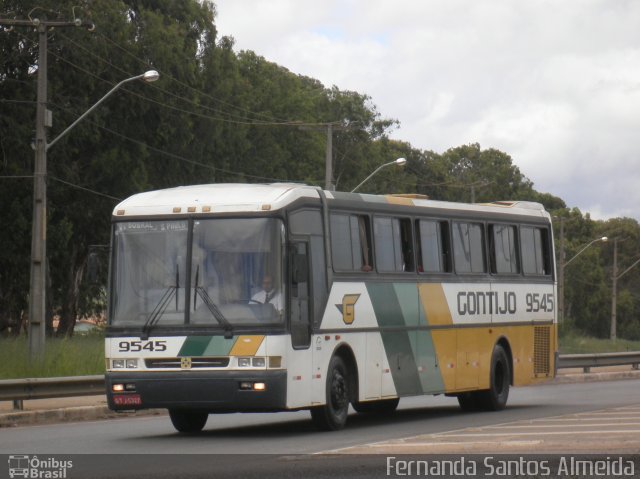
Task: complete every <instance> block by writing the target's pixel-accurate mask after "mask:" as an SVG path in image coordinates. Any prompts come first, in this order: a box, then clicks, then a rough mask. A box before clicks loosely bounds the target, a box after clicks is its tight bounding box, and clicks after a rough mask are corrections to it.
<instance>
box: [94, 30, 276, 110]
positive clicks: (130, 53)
mask: <svg viewBox="0 0 640 479" xmlns="http://www.w3.org/2000/svg"><path fill="white" fill-rule="evenodd" d="M98 35H100V36H101V37H102V38H104V39H105V40H106V41H107V42H109V43H110V44H112V45H113V46H115V47H116V48H119V49H120V50H122V51H123V52H125V53H126V54H127V55H129V56H131V57H132V58H134V59H136V60H138V61H139V62H140V63H142V64H143V65H147V66H149V62H147V61H145V60H143V59H141V58H139V57H138V56H136V55H135V54H134V53H132V52H130V51H129V50H127V49H126V48H124V47H123V46H121V45H120V44H118V43H116V42H114V41H113V40H111V39H110V38H109V37H107V36H106V35H103V34H102V33H98ZM161 73H162V75H163V76H166V77H167V78H171V79H172V80H173V81H175V82H176V83H178V84H180V85H183V86H185V87H187V88H189V89H191V90H193V91H195V92H197V93H200V94H201V95H204V96H206V97H207V98H209V99H211V100H212V101H214V102H216V103H219V104H221V105H224V106H227V107H230V108H233V109H235V110H238V111H243V112H245V113H250V114H252V115H256V116H262V117H265V118H268V119H270V120H277V121H278V122H286V121H287V120H282V119H278V118H275V117H272V116H269V115H267V114H265V113H260V112H254V111H251V110H249V109H247V108H243V107H239V106H236V105H234V104H232V103H229V102H226V101H224V100H221V99H219V98H215V97H214V96H212V95H209V94H208V93H205V92H203V91H200V90H198V89H197V88H194V87H192V86H191V85H188V84H186V83H184V82H182V81H180V80H178V79H177V78H175V77H173V76H171V75H170V74H168V73H166V72H161Z"/></svg>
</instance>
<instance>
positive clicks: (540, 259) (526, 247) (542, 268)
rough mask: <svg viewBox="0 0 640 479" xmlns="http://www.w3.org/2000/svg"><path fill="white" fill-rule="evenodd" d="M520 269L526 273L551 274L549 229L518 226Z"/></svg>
mask: <svg viewBox="0 0 640 479" xmlns="http://www.w3.org/2000/svg"><path fill="white" fill-rule="evenodd" d="M520 238H521V239H520V244H521V249H522V271H523V272H524V274H526V275H549V274H551V247H550V242H549V230H548V229H546V228H535V227H533V226H522V227H521V228H520Z"/></svg>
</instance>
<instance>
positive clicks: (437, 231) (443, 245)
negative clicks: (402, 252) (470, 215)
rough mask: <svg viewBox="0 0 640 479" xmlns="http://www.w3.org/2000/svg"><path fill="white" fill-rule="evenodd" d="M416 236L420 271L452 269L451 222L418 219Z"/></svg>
mask: <svg viewBox="0 0 640 479" xmlns="http://www.w3.org/2000/svg"><path fill="white" fill-rule="evenodd" d="M416 238H417V239H416V244H417V246H418V271H419V272H421V273H422V272H425V273H445V272H450V271H451V247H450V245H449V223H447V222H446V221H435V220H417V221H416Z"/></svg>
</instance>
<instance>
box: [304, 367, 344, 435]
mask: <svg viewBox="0 0 640 479" xmlns="http://www.w3.org/2000/svg"><path fill="white" fill-rule="evenodd" d="M348 413H349V377H348V373H347V367H346V366H345V364H344V361H343V360H342V358H340V357H339V356H334V357H332V358H331V361H330V362H329V370H328V373H327V384H326V404H325V405H324V406H318V407H314V408H311V419H312V420H313V422H314V424H315V425H316V427H317V428H318V429H321V430H324V431H337V430H339V429H342V428H343V427H344V426H345V424H346V423H347V415H348Z"/></svg>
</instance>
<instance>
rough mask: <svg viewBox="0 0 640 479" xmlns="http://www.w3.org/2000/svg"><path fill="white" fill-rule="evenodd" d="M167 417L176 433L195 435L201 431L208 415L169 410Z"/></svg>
mask: <svg viewBox="0 0 640 479" xmlns="http://www.w3.org/2000/svg"><path fill="white" fill-rule="evenodd" d="M169 417H170V418H171V423H172V424H173V427H175V428H176V430H177V431H178V432H184V433H195V432H200V431H202V428H203V427H204V425H205V424H206V423H207V419H208V417H209V415H208V414H207V413H206V412H198V411H196V412H194V411H183V410H181V409H169Z"/></svg>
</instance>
